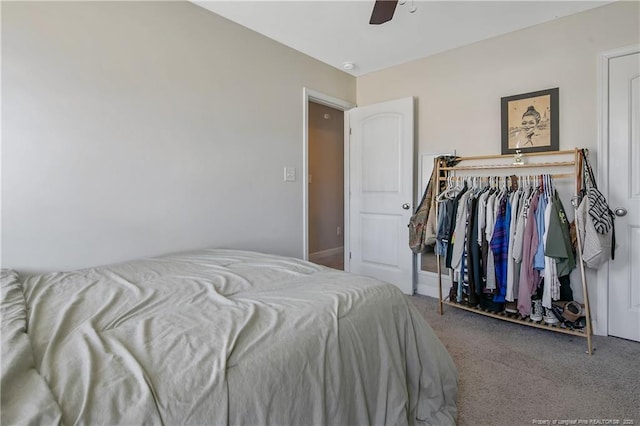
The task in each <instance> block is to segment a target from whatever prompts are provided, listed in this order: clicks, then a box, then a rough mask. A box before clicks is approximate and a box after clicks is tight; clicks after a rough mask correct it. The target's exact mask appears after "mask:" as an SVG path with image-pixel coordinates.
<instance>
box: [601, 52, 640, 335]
mask: <svg viewBox="0 0 640 426" xmlns="http://www.w3.org/2000/svg"><path fill="white" fill-rule="evenodd" d="M608 139H609V199H608V201H609V205H610V206H611V208H612V209H613V210H614V211H615V212H616V214H617V216H616V220H615V226H616V240H617V243H618V248H617V250H616V255H615V259H614V260H612V261H611V262H610V264H609V334H610V335H612V336H618V337H623V338H625V339H631V340H636V341H640V53H635V54H632V55H626V56H620V57H616V58H611V59H610V61H609V135H608Z"/></svg>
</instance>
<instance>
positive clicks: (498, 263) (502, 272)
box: [490, 194, 511, 302]
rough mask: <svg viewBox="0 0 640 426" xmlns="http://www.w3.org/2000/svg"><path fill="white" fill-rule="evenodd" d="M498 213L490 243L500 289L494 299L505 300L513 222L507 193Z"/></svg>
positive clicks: (501, 199)
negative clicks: (510, 233)
mask: <svg viewBox="0 0 640 426" xmlns="http://www.w3.org/2000/svg"><path fill="white" fill-rule="evenodd" d="M496 213H497V216H496V222H495V226H494V230H493V237H492V238H491V243H490V247H491V251H492V252H493V259H494V265H495V274H496V287H497V290H498V291H497V293H496V294H495V295H494V297H493V301H494V302H504V301H505V294H506V292H507V261H508V259H507V255H508V250H509V224H510V222H511V204H510V203H509V196H508V195H507V194H504V195H503V196H502V197H500V199H499V202H498V208H497V209H496Z"/></svg>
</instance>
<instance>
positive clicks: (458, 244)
mask: <svg viewBox="0 0 640 426" xmlns="http://www.w3.org/2000/svg"><path fill="white" fill-rule="evenodd" d="M470 195H471V192H470V191H466V192H465V193H464V194H463V195H462V197H460V200H459V201H458V211H457V213H456V227H455V230H454V232H453V238H452V240H453V252H452V254H451V267H452V268H453V269H460V262H461V260H462V254H463V253H464V245H465V237H466V233H467V219H468V215H469V205H468V203H467V201H468V200H469V196H470Z"/></svg>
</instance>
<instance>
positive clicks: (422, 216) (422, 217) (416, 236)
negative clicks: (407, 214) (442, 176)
mask: <svg viewBox="0 0 640 426" xmlns="http://www.w3.org/2000/svg"><path fill="white" fill-rule="evenodd" d="M436 161H444V164H445V165H447V166H454V165H455V164H457V163H458V161H459V160H458V157H456V156H451V155H442V156H440V157H438V158H437V159H436ZM439 182H440V181H439V179H438V177H437V176H436V167H434V168H433V171H432V172H431V177H430V178H429V183H428V184H427V189H426V190H425V191H424V195H423V196H422V200H421V201H420V204H419V205H418V208H417V209H416V211H415V213H414V214H413V215H412V216H411V218H410V219H409V224H408V225H407V226H408V227H409V248H411V251H413V252H414V253H416V254H419V253H422V252H423V251H424V249H425V248H426V247H427V245H429V244H430V243H431V244H432V243H433V242H431V241H427V237H426V234H427V222H428V220H429V217H430V216H431V217H432V220H435V215H432V214H430V213H433V212H431V207H432V204H433V203H432V201H433V194H434V187H435V186H436V185H439V184H440V183H439Z"/></svg>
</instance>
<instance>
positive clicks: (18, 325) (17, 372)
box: [0, 269, 61, 425]
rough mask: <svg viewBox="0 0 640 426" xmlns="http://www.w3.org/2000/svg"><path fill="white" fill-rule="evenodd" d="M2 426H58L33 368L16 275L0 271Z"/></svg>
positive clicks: (57, 409) (52, 406) (56, 410)
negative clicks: (38, 425) (19, 425)
mask: <svg viewBox="0 0 640 426" xmlns="http://www.w3.org/2000/svg"><path fill="white" fill-rule="evenodd" d="M0 274H1V275H0V281H1V294H0V297H1V299H0V300H1V301H2V302H1V306H0V315H1V317H2V410H1V414H0V415H1V417H0V423H2V424H7V425H8V424H24V425H27V424H58V423H60V421H61V411H60V407H59V406H58V404H57V403H56V401H55V400H54V398H53V395H52V394H51V391H50V390H49V387H48V385H47V383H46V382H45V380H44V379H43V378H42V376H40V374H39V373H38V371H37V370H36V368H35V363H34V357H33V352H32V349H31V342H30V341H29V336H28V335H27V318H26V315H27V308H26V304H25V299H24V295H23V293H22V285H21V283H20V281H19V279H18V274H17V273H16V272H15V271H13V270H8V269H2V271H1V273H0Z"/></svg>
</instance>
